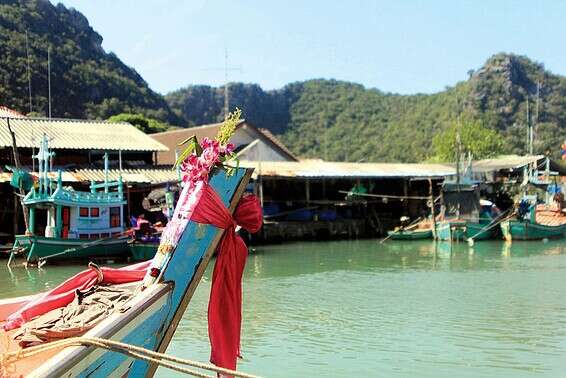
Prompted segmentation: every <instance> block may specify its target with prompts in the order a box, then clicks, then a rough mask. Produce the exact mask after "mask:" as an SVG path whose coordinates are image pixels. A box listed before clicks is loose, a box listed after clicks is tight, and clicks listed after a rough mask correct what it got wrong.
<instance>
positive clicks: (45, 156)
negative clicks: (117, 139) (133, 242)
mask: <svg viewBox="0 0 566 378" xmlns="http://www.w3.org/2000/svg"><path fill="white" fill-rule="evenodd" d="M52 156H53V153H52V152H50V151H49V140H48V138H47V136H44V137H43V139H42V142H41V145H40V148H39V152H38V154H37V155H35V156H34V157H33V158H34V159H37V162H38V167H39V170H38V180H37V184H36V185H33V186H32V187H31V190H30V191H29V192H28V193H27V194H26V196H25V197H24V199H23V201H22V202H23V204H24V206H25V207H26V208H27V209H28V211H29V224H28V229H27V230H26V233H25V234H23V235H16V237H15V241H14V245H13V248H12V251H11V254H10V260H9V263H10V262H11V261H12V260H13V258H14V256H15V255H16V254H18V255H19V254H22V255H24V256H25V258H26V261H27V262H28V263H36V262H38V261H40V260H43V259H51V260H68V259H85V258H87V259H88V258H90V259H92V258H97V257H111V256H121V255H122V256H123V255H124V254H126V253H128V241H129V240H130V237H129V236H128V235H126V234H125V232H124V231H125V228H124V223H123V219H124V214H123V211H124V204H126V201H125V199H124V194H123V192H122V187H123V184H122V179H121V177H120V178H119V179H118V180H117V181H113V182H110V181H109V180H108V154H105V155H104V170H105V180H104V182H103V183H100V184H95V183H94V182H92V183H91V185H90V191H89V192H81V191H75V190H73V189H72V188H66V187H63V182H62V172H61V171H60V170H59V171H58V173H57V179H56V182H54V180H53V179H52V176H51V174H50V172H49V170H50V169H49V162H50V158H51V157H52ZM40 214H43V215H44V216H45V219H44V221H41V220H39V219H38V216H39V215H40Z"/></svg>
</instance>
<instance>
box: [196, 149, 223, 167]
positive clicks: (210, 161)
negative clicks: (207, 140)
mask: <svg viewBox="0 0 566 378" xmlns="http://www.w3.org/2000/svg"><path fill="white" fill-rule="evenodd" d="M218 152H219V151H218V148H216V149H215V148H214V147H213V146H211V147H208V148H207V149H205V150H204V151H202V155H201V156H200V158H199V160H200V161H202V164H203V165H206V166H207V167H212V166H213V165H214V164H215V163H216V160H218Z"/></svg>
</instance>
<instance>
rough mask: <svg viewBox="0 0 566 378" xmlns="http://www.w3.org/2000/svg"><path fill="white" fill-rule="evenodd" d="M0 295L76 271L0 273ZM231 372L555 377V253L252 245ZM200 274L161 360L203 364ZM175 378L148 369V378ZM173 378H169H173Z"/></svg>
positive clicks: (204, 288)
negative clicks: (237, 356) (167, 356)
mask: <svg viewBox="0 0 566 378" xmlns="http://www.w3.org/2000/svg"><path fill="white" fill-rule="evenodd" d="M0 269H1V270H0V285H1V287H2V288H3V291H2V293H1V295H2V296H3V297H9V296H15V295H23V294H28V293H32V292H36V291H38V290H45V289H48V288H51V287H53V286H54V285H56V284H57V283H59V282H61V281H62V280H63V279H65V278H66V277H68V276H69V274H71V273H74V272H76V271H79V270H81V269H82V267H79V266H66V267H56V266H46V267H44V269H43V271H39V272H38V271H37V270H36V269H30V270H29V271H26V270H24V269H21V268H19V269H12V274H11V275H10V273H9V272H8V271H5V268H0ZM244 277H245V278H244V309H243V317H244V324H243V330H242V333H243V334H242V353H243V355H244V359H243V360H242V361H241V362H240V364H239V368H240V369H241V370H242V371H245V372H249V373H255V374H259V375H263V376H269V377H289V376H301V377H302V376H320V377H346V376H352V375H357V376H387V377H405V376H420V377H453V376H458V377H493V376H498V377H521V376H564V375H565V374H566V373H565V372H566V243H564V242H548V243H543V242H532V243H514V244H513V245H512V246H506V245H504V244H503V243H499V242H477V243H476V245H475V246H474V248H473V249H470V248H469V247H468V246H467V245H466V244H459V245H455V246H452V248H450V246H449V245H447V244H440V243H439V244H434V243H432V242H393V241H391V242H388V243H385V244H384V245H380V244H379V243H378V242H377V241H375V240H364V241H351V242H325V243H293V244H285V245H278V246H268V247H258V248H256V250H255V251H254V252H252V253H251V254H250V257H249V259H248V263H247V267H246V272H245V276H244ZM209 291H210V269H209V271H208V272H207V275H206V277H205V279H204V280H203V282H202V284H201V285H200V286H199V288H198V290H197V292H196V294H195V297H194V299H193V301H192V302H191V304H190V306H189V308H188V310H187V313H186V315H185V317H184V319H183V320H182V322H181V324H180V326H179V329H178V330H177V333H176V334H175V337H174V338H173V340H172V342H171V345H170V347H169V349H168V352H169V353H171V354H174V355H177V356H181V357H187V358H192V359H198V360H202V361H206V360H208V357H209V353H210V349H209V344H208V336H207V324H206V309H207V303H208V294H209ZM174 375H175V374H174V373H172V372H170V371H168V370H164V369H161V370H158V376H160V377H170V376H174ZM179 376H180V375H179Z"/></svg>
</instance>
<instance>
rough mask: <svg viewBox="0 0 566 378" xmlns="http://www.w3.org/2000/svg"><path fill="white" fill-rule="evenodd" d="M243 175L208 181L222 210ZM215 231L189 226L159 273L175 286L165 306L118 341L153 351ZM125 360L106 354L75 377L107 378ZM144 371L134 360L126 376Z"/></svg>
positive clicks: (144, 366)
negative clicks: (219, 201) (221, 202)
mask: <svg viewBox="0 0 566 378" xmlns="http://www.w3.org/2000/svg"><path fill="white" fill-rule="evenodd" d="M245 172H246V171H245V170H244V169H239V170H237V171H236V173H235V174H234V175H233V176H231V177H226V176H225V175H224V173H223V172H218V173H217V174H215V175H214V176H213V177H212V178H211V179H210V184H211V185H212V187H213V188H214V189H215V190H216V192H217V193H218V195H219V196H220V198H221V199H222V201H223V202H224V204H225V206H229V204H230V201H231V199H232V197H233V195H234V193H235V191H236V189H237V188H238V186H239V183H240V182H241V180H242V179H243V177H244V175H245ZM217 231H218V229H217V228H215V227H214V226H210V225H201V224H197V223H194V222H189V224H188V225H187V228H186V229H185V232H184V233H183V235H182V236H181V239H180V241H179V243H178V245H177V248H176V249H175V251H174V253H173V254H172V256H171V259H170V261H169V263H168V265H167V267H166V268H165V270H164V272H163V280H164V281H165V282H174V283H175V285H174V287H173V289H172V291H171V292H170V293H169V294H168V300H167V302H166V304H165V305H164V306H162V307H160V308H159V309H158V310H157V311H155V313H154V314H152V315H151V316H150V317H149V318H148V319H147V320H146V321H144V322H143V323H142V324H140V325H139V326H138V327H136V328H135V329H134V330H133V331H132V332H130V333H129V334H128V335H127V336H126V337H124V338H122V340H121V341H123V342H126V343H130V344H134V345H138V346H142V347H144V348H148V349H151V350H156V349H157V347H158V346H159V344H160V343H161V340H162V338H163V336H164V333H165V331H166V329H167V328H168V327H169V324H170V323H171V321H172V319H173V316H174V314H175V311H176V309H177V308H178V307H179V304H180V302H181V300H182V298H183V295H184V293H185V291H186V290H187V288H188V287H189V285H190V283H191V282H192V281H193V279H194V278H195V272H196V269H197V267H198V266H199V264H200V262H201V261H202V258H203V257H204V255H205V253H206V251H207V249H208V247H209V246H210V244H211V243H212V241H213V239H214V236H215V235H216V233H217ZM186 357H188V356H186ZM126 358H127V357H126V356H124V355H121V354H117V353H115V352H106V353H104V354H103V355H102V356H101V357H100V358H98V359H97V360H96V361H95V362H93V363H92V364H91V365H90V366H89V367H88V368H87V369H85V370H84V371H83V372H81V373H80V375H79V376H81V377H87V376H88V377H107V376H108V375H109V374H110V373H111V372H113V371H114V370H116V369H117V368H118V367H119V366H120V365H121V364H122V363H124V361H125V360H126ZM148 369H149V364H148V363H146V362H144V361H139V360H136V361H134V363H133V364H132V366H131V368H130V370H129V372H128V376H129V377H141V376H144V375H146V373H147V372H148Z"/></svg>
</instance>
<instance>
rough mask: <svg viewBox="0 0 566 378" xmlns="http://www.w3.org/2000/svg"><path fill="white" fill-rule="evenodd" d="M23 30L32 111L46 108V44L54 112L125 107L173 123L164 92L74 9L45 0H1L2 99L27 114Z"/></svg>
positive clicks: (94, 112) (91, 114)
mask: <svg viewBox="0 0 566 378" xmlns="http://www.w3.org/2000/svg"><path fill="white" fill-rule="evenodd" d="M26 32H27V34H28V45H29V57H30V58H29V61H30V65H29V66H30V71H31V87H32V110H33V113H35V114H40V115H46V114H47V112H48V84H47V83H48V80H47V76H48V75H47V72H48V70H47V49H48V48H50V49H51V53H50V61H51V64H50V65H51V98H52V101H51V104H52V115H53V116H54V117H74V118H107V117H109V116H111V115H114V114H117V113H121V112H129V113H143V114H145V115H147V116H149V117H153V118H158V119H160V120H163V121H168V122H171V123H176V122H178V121H179V120H178V119H177V118H176V117H175V115H174V114H173V112H171V110H170V109H169V106H168V105H167V103H166V102H165V101H164V99H163V97H162V96H161V95H159V94H158V93H155V92H153V91H152V90H151V89H150V88H149V87H148V85H147V83H146V82H145V81H144V80H143V78H142V77H141V76H140V75H139V74H138V73H137V72H136V71H135V70H134V69H133V68H131V67H128V66H126V65H125V64H124V63H122V61H120V59H118V57H117V56H116V55H114V54H113V53H106V52H105V51H104V49H103V48H102V37H101V36H100V35H99V34H98V33H96V32H95V31H94V30H93V29H92V27H91V26H90V25H89V23H88V20H87V19H86V18H85V17H84V16H83V15H82V14H81V13H79V12H78V11H76V10H74V9H72V8H71V9H67V8H66V7H65V6H64V5H62V4H58V5H56V6H54V5H53V4H51V3H50V2H49V1H48V0H0V104H3V105H6V106H8V107H11V108H13V109H16V110H18V111H20V112H23V113H29V109H30V108H29V96H28V74H27V64H26V61H27V59H26Z"/></svg>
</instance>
